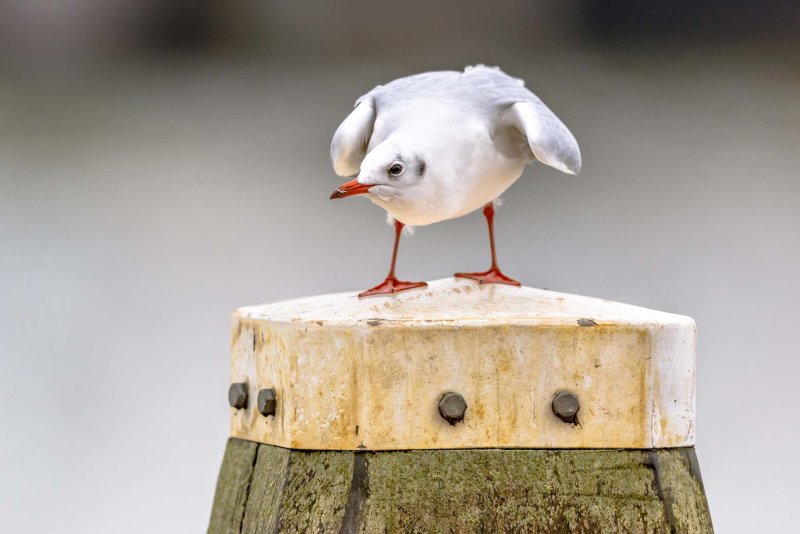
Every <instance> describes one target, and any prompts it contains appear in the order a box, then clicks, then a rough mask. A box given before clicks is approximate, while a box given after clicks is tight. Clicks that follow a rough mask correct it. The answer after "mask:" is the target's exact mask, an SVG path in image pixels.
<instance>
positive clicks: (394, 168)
mask: <svg viewBox="0 0 800 534" xmlns="http://www.w3.org/2000/svg"><path fill="white" fill-rule="evenodd" d="M405 170H406V166H405V165H403V164H402V163H401V162H399V161H395V162H394V163H392V165H391V166H390V167H389V175H390V176H400V175H401V174H403V172H404V171H405Z"/></svg>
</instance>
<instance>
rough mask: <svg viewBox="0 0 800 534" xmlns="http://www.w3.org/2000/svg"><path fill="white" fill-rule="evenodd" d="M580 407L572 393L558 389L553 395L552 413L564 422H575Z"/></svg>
mask: <svg viewBox="0 0 800 534" xmlns="http://www.w3.org/2000/svg"><path fill="white" fill-rule="evenodd" d="M580 409H581V405H580V403H579V402H578V397H577V396H575V394H574V393H570V392H568V391H559V392H558V393H556V394H555V396H554V397H553V413H554V414H556V416H557V417H558V418H559V419H561V420H562V421H564V422H565V423H571V424H576V423H577V422H578V410H580Z"/></svg>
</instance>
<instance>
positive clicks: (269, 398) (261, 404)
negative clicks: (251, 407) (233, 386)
mask: <svg viewBox="0 0 800 534" xmlns="http://www.w3.org/2000/svg"><path fill="white" fill-rule="evenodd" d="M277 404H278V402H277V400H276V397H275V390H274V389H273V388H269V389H262V390H261V391H259V392H258V411H259V413H260V414H261V415H263V416H264V417H268V416H270V415H275V408H276V406H277Z"/></svg>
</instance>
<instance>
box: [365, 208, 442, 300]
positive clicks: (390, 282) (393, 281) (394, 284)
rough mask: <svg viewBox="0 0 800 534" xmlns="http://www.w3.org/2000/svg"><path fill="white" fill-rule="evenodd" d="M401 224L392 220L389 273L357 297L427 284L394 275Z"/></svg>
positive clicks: (382, 293)
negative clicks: (384, 278)
mask: <svg viewBox="0 0 800 534" xmlns="http://www.w3.org/2000/svg"><path fill="white" fill-rule="evenodd" d="M403 226H405V225H404V224H403V223H401V222H400V221H394V250H393V251H392V266H391V268H389V274H388V275H387V276H386V280H384V281H383V282H381V283H380V284H378V285H377V286H375V287H373V288H372V289H367V290H366V291H362V292H361V293H359V294H358V296H359V297H371V296H373V295H391V294H393V293H399V292H400V291H405V290H407V289H414V288H415V287H425V286H427V285H428V284H426V283H425V282H405V281H403V280H398V279H397V277H395V275H394V266H395V264H396V263H397V248H398V247H399V246H400V233H401V232H402V231H403Z"/></svg>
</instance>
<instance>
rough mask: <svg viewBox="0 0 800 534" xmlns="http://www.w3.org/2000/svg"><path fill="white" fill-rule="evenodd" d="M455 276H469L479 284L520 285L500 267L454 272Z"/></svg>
mask: <svg viewBox="0 0 800 534" xmlns="http://www.w3.org/2000/svg"><path fill="white" fill-rule="evenodd" d="M453 276H455V277H456V278H469V279H470V280H475V281H476V282H478V283H479V284H481V285H483V284H506V285H509V286H517V287H519V286H521V285H522V284H520V283H519V282H517V281H516V280H514V279H513V278H510V277H508V276H506V275H504V274H503V272H502V271H501V270H500V269H497V268H494V269H489V270H488V271H483V272H480V273H456V274H455V275H453Z"/></svg>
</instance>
